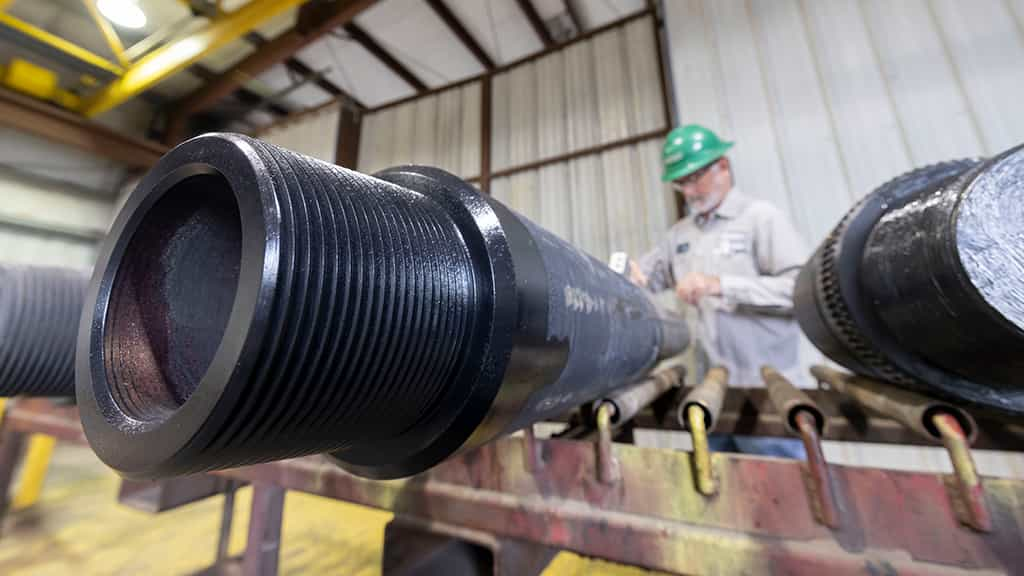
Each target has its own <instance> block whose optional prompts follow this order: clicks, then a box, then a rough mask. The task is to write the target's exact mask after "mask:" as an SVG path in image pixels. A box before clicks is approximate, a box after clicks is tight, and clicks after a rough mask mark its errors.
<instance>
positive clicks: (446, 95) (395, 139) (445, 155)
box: [359, 82, 481, 178]
mask: <svg viewBox="0 0 1024 576" xmlns="http://www.w3.org/2000/svg"><path fill="white" fill-rule="evenodd" d="M480 97H481V94H480V82H471V83H469V84H466V85H464V86H459V87H455V88H451V89H449V90H445V91H443V92H440V93H438V94H433V95H430V96H424V97H422V98H417V99H415V100H412V101H409V102H406V103H404V104H400V105H398V106H394V107H391V108H385V109H383V110H380V111H379V112H375V113H373V114H367V115H365V116H363V119H362V129H361V131H360V136H359V171H361V172H366V173H370V174H372V173H373V172H376V171H378V170H382V169H384V168H388V167H391V166H397V165H399V164H423V165H427V166H436V167H438V168H443V169H445V170H447V171H449V172H451V173H453V174H456V175H458V176H461V177H462V178H475V177H477V176H479V175H480V138H481V128H480V105H481V100H480Z"/></svg>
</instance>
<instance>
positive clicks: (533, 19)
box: [516, 0, 555, 48]
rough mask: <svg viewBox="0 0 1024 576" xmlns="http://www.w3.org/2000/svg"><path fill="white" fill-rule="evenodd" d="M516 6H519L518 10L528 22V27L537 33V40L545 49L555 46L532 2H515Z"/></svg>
mask: <svg viewBox="0 0 1024 576" xmlns="http://www.w3.org/2000/svg"><path fill="white" fill-rule="evenodd" d="M516 4H518V5H519V9H520V10H522V11H523V15H524V16H526V19H527V20H529V21H530V27H531V28H533V31H534V32H536V33H537V38H540V41H541V43H542V44H544V47H545V48H551V47H552V46H554V45H555V39H554V38H552V37H551V32H550V31H549V30H548V27H547V25H546V24H544V19H543V18H541V17H540V14H538V13H537V9H536V8H534V6H533V2H530V0H516Z"/></svg>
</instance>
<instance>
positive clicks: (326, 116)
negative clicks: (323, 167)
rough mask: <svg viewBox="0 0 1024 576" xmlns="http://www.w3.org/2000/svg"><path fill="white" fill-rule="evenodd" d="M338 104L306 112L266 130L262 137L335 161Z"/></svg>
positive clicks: (314, 156)
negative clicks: (299, 116)
mask: <svg viewBox="0 0 1024 576" xmlns="http://www.w3.org/2000/svg"><path fill="white" fill-rule="evenodd" d="M339 110H340V108H339V105H338V104H335V105H333V106H327V107H326V108H321V109H320V110H318V111H316V112H313V113H310V114H305V115H303V116H302V117H301V118H298V119H296V120H293V121H290V122H284V123H282V124H278V125H276V126H274V127H273V128H271V129H270V130H268V131H266V132H264V133H263V134H261V135H260V137H261V138H262V139H264V140H266V141H267V142H270V143H273V144H277V145H278V146H281V147H283V148H288V149H290V150H295V151H296V152H300V153H302V154H305V155H307V156H312V157H313V158H318V159H320V160H323V161H324V162H330V163H332V164H333V163H334V160H335V152H336V148H337V145H338V112H339Z"/></svg>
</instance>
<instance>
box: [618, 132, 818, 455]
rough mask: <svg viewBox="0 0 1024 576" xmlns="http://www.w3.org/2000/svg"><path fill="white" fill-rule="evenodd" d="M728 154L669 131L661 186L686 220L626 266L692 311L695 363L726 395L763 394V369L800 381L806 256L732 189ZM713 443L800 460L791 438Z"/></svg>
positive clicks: (769, 214) (722, 146) (771, 209)
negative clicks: (728, 389)
mask: <svg viewBox="0 0 1024 576" xmlns="http://www.w3.org/2000/svg"><path fill="white" fill-rule="evenodd" d="M732 146H733V143H732V142H725V141H723V140H721V139H720V138H719V137H718V136H717V135H716V134H715V133H714V132H712V131H711V130H708V129H707V128H705V127H703V126H699V125H696V124H691V125H688V126H681V127H678V128H676V129H674V130H672V131H671V132H669V134H668V137H667V138H666V140H665V145H664V148H663V150H662V161H663V164H664V173H663V175H662V180H663V181H665V182H671V183H672V188H673V190H675V191H676V192H679V193H681V194H682V195H683V197H684V198H685V200H686V207H687V214H686V216H685V217H684V218H683V219H682V220H680V221H678V222H676V223H675V225H673V226H672V228H671V229H670V230H669V231H668V234H667V235H666V236H665V238H664V239H663V240H662V241H661V242H660V243H658V244H657V245H656V246H655V247H654V248H653V249H652V250H651V251H650V252H648V253H647V254H646V255H644V256H643V257H642V258H640V260H639V262H631V263H630V279H631V280H632V281H633V282H634V283H636V284H638V285H640V286H644V287H646V288H647V289H649V290H651V291H652V292H660V291H663V290H668V289H674V290H675V292H676V294H677V295H678V296H679V298H680V299H681V300H682V301H683V302H685V303H687V304H689V305H692V306H694V307H696V309H697V316H698V326H697V336H698V337H697V342H698V350H697V351H698V360H699V362H700V364H703V365H704V366H705V367H706V366H709V365H721V366H725V367H726V368H728V369H729V374H730V377H729V382H730V386H739V387H754V386H763V382H762V381H761V375H760V369H761V366H762V365H765V364H768V365H771V366H774V367H775V368H777V369H778V370H779V371H780V372H782V373H783V374H786V375H787V376H789V377H790V378H791V379H792V381H794V382H798V381H800V378H799V369H798V366H799V361H798V354H797V349H798V346H799V338H800V332H799V328H798V326H797V324H796V321H795V320H794V318H793V286H794V283H795V280H796V275H797V272H798V270H799V269H800V266H801V265H802V264H803V262H804V260H805V259H806V257H807V251H806V249H805V245H804V242H803V240H802V239H801V238H800V235H799V234H798V233H797V232H796V230H795V229H794V227H793V225H792V223H791V222H790V220H789V218H787V217H786V215H785V213H783V212H782V211H781V210H779V209H778V208H777V207H775V206H774V205H772V204H770V203H768V202H766V201H764V200H761V199H758V198H753V197H751V196H747V195H746V194H744V193H743V192H741V191H740V190H739V189H738V188H737V187H736V185H735V178H734V176H733V171H732V164H731V162H730V161H729V158H728V157H727V156H726V152H727V151H728V150H729V149H730V148H732ZM710 440H711V448H712V449H717V450H722V451H733V452H747V453H757V454H766V455H773V456H788V457H797V458H802V457H803V450H802V446H800V444H799V442H798V441H795V440H793V439H778V438H741V437H731V436H717V437H714V436H713V437H712V438H711V439H710ZM794 442H795V444H794Z"/></svg>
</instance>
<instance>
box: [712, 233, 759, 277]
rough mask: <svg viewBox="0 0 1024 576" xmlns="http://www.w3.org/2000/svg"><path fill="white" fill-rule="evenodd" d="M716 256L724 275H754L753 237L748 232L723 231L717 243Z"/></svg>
mask: <svg viewBox="0 0 1024 576" xmlns="http://www.w3.org/2000/svg"><path fill="white" fill-rule="evenodd" d="M714 255H715V259H716V260H717V262H718V267H719V269H720V271H721V272H723V273H726V274H740V275H743V276H749V275H752V274H753V273H754V270H755V267H754V247H753V237H752V235H751V234H750V233H749V232H747V231H746V230H735V229H731V230H723V231H722V233H721V234H719V235H718V238H717V239H716V241H715V245H714Z"/></svg>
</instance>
